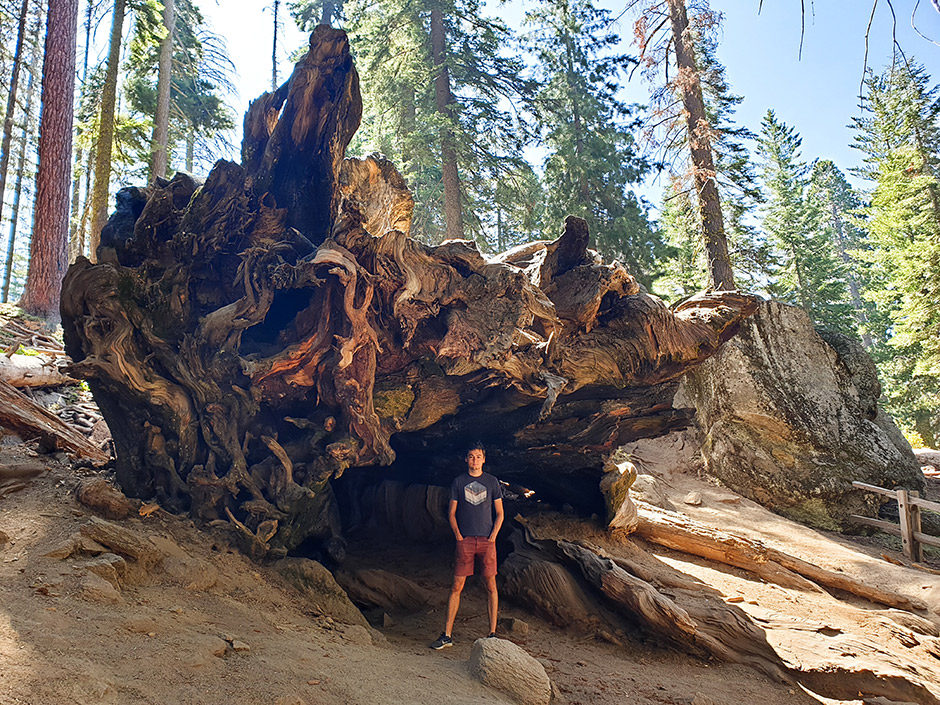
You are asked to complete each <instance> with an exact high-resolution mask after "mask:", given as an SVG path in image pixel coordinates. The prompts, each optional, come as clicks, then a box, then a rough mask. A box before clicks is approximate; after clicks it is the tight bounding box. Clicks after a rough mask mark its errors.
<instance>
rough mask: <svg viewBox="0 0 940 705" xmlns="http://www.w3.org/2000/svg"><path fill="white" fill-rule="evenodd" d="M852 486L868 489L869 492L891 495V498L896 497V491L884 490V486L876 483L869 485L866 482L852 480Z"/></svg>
mask: <svg viewBox="0 0 940 705" xmlns="http://www.w3.org/2000/svg"><path fill="white" fill-rule="evenodd" d="M852 487H858V488H859V489H860V490H868V491H869V492H874V493H875V494H881V495H884V496H885V497H891V499H894V498H895V497H897V492H896V491H895V490H886V489H885V488H884V487H878V485H869V484H868V483H867V482H853V483H852Z"/></svg>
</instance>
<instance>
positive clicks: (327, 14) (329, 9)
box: [320, 0, 338, 26]
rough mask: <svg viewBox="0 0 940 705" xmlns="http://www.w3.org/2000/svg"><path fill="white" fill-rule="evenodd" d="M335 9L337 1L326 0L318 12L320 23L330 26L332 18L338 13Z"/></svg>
mask: <svg viewBox="0 0 940 705" xmlns="http://www.w3.org/2000/svg"><path fill="white" fill-rule="evenodd" d="M337 9H338V8H337V3H335V2H331V1H330V0H326V1H325V2H324V3H323V11H322V12H321V13H320V24H325V25H327V26H331V25H332V24H333V18H334V17H336V15H337V14H338V13H337Z"/></svg>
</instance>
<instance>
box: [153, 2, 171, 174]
mask: <svg viewBox="0 0 940 705" xmlns="http://www.w3.org/2000/svg"><path fill="white" fill-rule="evenodd" d="M162 2H163V32H164V36H163V39H162V40H161V41H160V61H159V63H158V66H159V69H158V71H157V105H156V109H155V110H154V114H153V147H152V151H153V156H152V159H151V162H150V181H151V183H152V182H153V181H155V180H156V179H157V178H161V179H165V178H166V169H167V163H168V154H167V153H168V151H169V139H170V82H171V80H172V71H173V43H174V42H175V40H176V36H175V35H176V5H175V0H162Z"/></svg>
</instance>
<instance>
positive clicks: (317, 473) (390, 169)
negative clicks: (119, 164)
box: [62, 27, 757, 553]
mask: <svg viewBox="0 0 940 705" xmlns="http://www.w3.org/2000/svg"><path fill="white" fill-rule="evenodd" d="M360 115H361V101H360V97H359V91H358V74H357V73H356V69H355V67H354V66H353V63H352V58H351V56H350V53H349V46H348V41H347V39H346V35H345V34H344V33H343V32H341V31H339V30H333V29H331V28H328V27H318V28H317V29H316V30H315V31H314V33H313V34H312V36H311V40H310V49H309V51H308V53H307V54H306V56H305V57H304V58H303V59H302V60H301V61H300V62H299V63H298V65H297V68H296V70H295V72H294V74H293V76H292V77H291V79H290V81H288V83H287V84H285V85H284V86H282V87H281V88H279V89H277V90H276V91H274V92H272V93H267V94H265V95H263V96H262V97H261V98H259V99H258V100H257V101H255V102H253V103H252V104H251V106H250V107H249V110H248V113H247V115H246V117H245V137H244V141H243V144H242V164H241V165H238V164H233V163H230V162H219V163H217V164H216V166H215V167H214V168H213V169H212V171H211V173H210V174H209V176H208V177H207V179H206V181H205V183H204V184H199V183H196V182H195V181H194V180H193V179H192V178H191V177H188V176H186V175H182V174H177V175H176V176H175V177H174V178H173V179H171V180H170V181H169V182H160V183H157V184H156V185H154V186H152V187H150V188H146V189H133V188H129V189H122V191H121V192H119V194H118V208H117V210H116V212H115V213H114V215H113V216H112V217H111V220H109V223H108V226H107V227H106V228H105V229H104V231H103V233H102V247H101V248H99V252H98V254H99V261H100V263H99V264H97V265H92V264H91V263H90V262H88V261H87V260H83V259H79V260H78V261H77V262H76V263H75V264H74V265H73V266H72V267H71V268H70V270H69V273H68V275H67V276H66V279H65V282H64V284H63V297H62V314H63V328H64V337H65V340H66V347H67V350H68V352H69V354H70V356H71V357H72V359H73V361H74V364H73V365H72V366H71V368H70V373H71V374H74V375H76V376H78V377H80V378H83V379H87V380H88V383H89V386H90V388H91V390H92V392H93V394H94V395H95V399H96V402H97V403H98V405H99V407H100V409H101V411H102V414H103V416H104V417H105V419H106V420H107V422H108V426H109V428H110V430H111V433H112V436H113V439H114V444H115V449H116V455H117V459H116V474H117V479H118V481H119V484H120V485H121V487H122V489H124V490H125V491H126V492H127V493H128V494H129V495H132V496H136V497H140V498H146V499H150V498H155V499H156V500H157V501H158V502H159V503H160V505H161V506H164V507H167V508H168V509H171V510H189V511H192V512H193V513H194V514H195V515H196V516H198V517H200V518H202V519H206V520H210V521H211V520H215V519H220V518H229V517H231V521H232V523H233V525H234V526H235V527H236V528H237V530H238V531H239V533H240V535H243V536H244V537H245V538H246V540H248V542H249V545H250V546H252V547H254V548H253V549H252V550H256V549H257V548H258V544H259V543H260V544H261V545H263V546H267V547H269V548H271V549H272V550H275V551H276V552H281V553H283V552H286V551H287V550H290V549H292V548H295V547H296V546H298V545H300V544H301V543H303V542H304V541H306V540H307V539H315V540H320V541H323V542H326V541H328V540H329V539H330V538H332V537H333V536H335V535H336V533H337V532H338V531H339V526H340V523H341V522H340V519H339V517H338V510H337V508H336V506H335V504H334V502H333V498H332V489H331V485H330V482H331V480H332V479H334V478H337V477H339V476H340V475H342V474H343V473H344V472H345V471H346V470H347V469H350V468H353V469H355V471H356V472H366V470H365V468H374V467H378V466H390V467H388V471H387V474H388V476H389V477H398V476H401V478H402V479H403V480H405V481H406V482H405V485H413V484H447V483H448V482H449V480H450V479H451V478H450V477H449V476H450V475H452V473H453V468H454V467H455V465H457V466H459V462H460V461H459V459H460V456H461V455H462V453H463V445H464V444H465V443H466V442H469V441H471V440H474V439H476V438H479V437H485V438H486V439H487V441H488V443H489V444H490V445H491V452H492V453H493V454H494V455H495V456H497V457H500V458H501V461H502V462H501V466H502V467H506V468H508V469H507V471H506V473H503V474H504V475H505V476H506V477H505V479H507V480H513V481H517V482H518V484H520V485H522V486H524V487H527V488H530V489H532V490H534V491H535V492H536V493H538V494H539V496H540V497H544V498H545V499H558V500H560V501H563V502H568V503H570V504H572V505H574V506H577V507H579V508H580V509H582V510H584V511H586V512H588V513H590V512H592V511H597V510H599V509H601V508H602V506H603V496H602V491H601V489H600V488H599V481H600V479H601V475H602V474H603V468H604V465H605V463H606V461H607V459H608V457H609V456H610V455H611V453H613V452H614V450H615V449H616V448H617V447H618V446H620V445H622V444H623V443H625V442H628V441H630V440H634V439H636V438H641V437H646V436H655V435H657V434H660V433H663V432H665V431H667V430H670V429H672V428H679V427H683V426H685V425H687V424H688V423H689V420H690V412H689V410H687V409H675V408H673V406H672V398H673V396H674V393H675V389H676V385H677V384H678V382H677V380H678V377H679V376H680V375H681V374H682V373H683V372H685V371H686V370H687V369H689V367H691V366H694V365H696V364H698V363H700V362H702V361H703V360H704V359H706V358H707V357H708V356H710V355H712V354H713V353H714V352H715V351H716V350H717V349H718V347H719V346H720V345H721V344H722V343H723V342H724V341H726V340H727V339H728V338H730V337H731V336H732V335H734V333H735V331H736V330H737V327H738V325H739V324H740V322H741V320H743V319H744V318H745V317H747V316H748V315H749V314H750V313H751V312H752V311H753V310H754V309H755V307H756V303H757V301H756V299H755V298H754V297H752V296H749V295H746V294H741V293H737V292H720V293H705V294H701V295H698V296H696V297H693V298H691V299H689V300H688V301H686V302H683V303H682V304H680V305H679V306H676V307H674V308H672V309H670V308H668V307H666V306H665V305H664V304H663V303H662V302H661V301H660V300H659V299H657V298H655V297H652V296H649V295H647V294H645V293H642V292H641V291H640V287H639V285H638V284H637V283H636V281H635V279H634V278H633V277H632V276H631V275H630V274H629V272H627V270H626V269H625V268H624V267H623V266H621V265H620V264H617V263H612V264H608V263H604V262H603V261H602V260H601V258H600V257H599V256H598V255H597V254H596V253H594V252H592V251H591V250H588V249H587V242H588V232H587V226H586V224H585V222H584V221H583V220H580V219H577V218H573V217H570V218H568V219H567V220H566V222H565V225H564V229H563V231H562V233H561V235H560V237H559V238H558V239H557V240H555V241H553V242H549V243H539V244H537V245H536V246H534V247H531V248H523V249H521V250H517V251H516V252H515V253H514V254H513V255H512V256H508V257H504V258H497V259H495V260H488V259H487V258H485V257H484V256H483V255H482V254H481V253H480V252H479V251H478V250H477V248H476V245H475V244H474V243H472V242H468V241H450V242H445V243H443V244H441V245H439V246H436V247H428V246H425V245H422V244H420V243H418V242H416V241H415V240H413V239H411V238H410V237H408V230H409V228H410V224H411V215H412V209H413V206H414V202H413V199H412V197H411V195H410V194H409V193H408V189H407V186H406V185H405V182H404V179H403V178H402V177H401V175H400V174H399V173H398V172H397V171H396V170H395V168H394V166H393V165H392V164H391V163H390V162H388V161H387V160H385V159H383V158H381V157H376V156H372V157H367V158H365V159H343V151H344V150H345V147H346V145H347V144H348V142H349V139H350V138H351V137H352V135H353V133H354V132H355V130H356V128H357V127H358V124H359V119H360ZM383 472H384V471H383ZM445 476H447V477H446V479H445ZM396 511H400V508H396ZM273 522H276V529H275V530H274V532H273V533H271V530H272V528H273V527H274V526H275V524H274V523H273Z"/></svg>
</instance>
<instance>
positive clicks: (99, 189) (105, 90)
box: [88, 0, 127, 261]
mask: <svg viewBox="0 0 940 705" xmlns="http://www.w3.org/2000/svg"><path fill="white" fill-rule="evenodd" d="M126 8H127V3H126V0H114V11H113V14H112V17H111V40H110V44H109V46H108V61H107V68H106V69H105V76H104V84H103V87H102V90H101V102H100V105H99V107H98V129H97V137H98V139H97V146H96V150H95V182H94V187H93V188H92V194H91V233H90V236H89V238H88V247H89V250H90V254H91V259H92V261H95V258H96V256H97V254H96V253H97V250H98V242H99V241H100V239H101V229H102V228H103V227H104V225H105V223H106V222H107V220H108V200H109V198H108V196H109V193H110V189H111V149H112V146H113V141H114V112H115V106H116V105H117V87H118V86H117V84H118V69H119V66H118V64H119V62H120V60H121V42H122V40H123V37H124V15H125V10H126Z"/></svg>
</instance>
